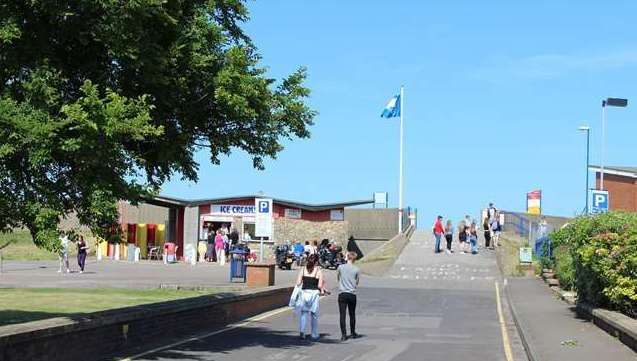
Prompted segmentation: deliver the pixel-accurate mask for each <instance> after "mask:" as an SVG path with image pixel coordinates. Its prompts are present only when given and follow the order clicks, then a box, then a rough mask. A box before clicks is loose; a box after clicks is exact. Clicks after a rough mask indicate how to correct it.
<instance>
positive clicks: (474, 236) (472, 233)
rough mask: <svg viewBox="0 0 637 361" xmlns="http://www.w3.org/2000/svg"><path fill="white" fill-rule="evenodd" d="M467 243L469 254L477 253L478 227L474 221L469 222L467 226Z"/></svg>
mask: <svg viewBox="0 0 637 361" xmlns="http://www.w3.org/2000/svg"><path fill="white" fill-rule="evenodd" d="M469 244H470V246H471V254H477V253H478V227H477V226H476V222H472V223H471V227H470V228H469Z"/></svg>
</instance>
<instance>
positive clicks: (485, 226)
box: [482, 217, 491, 248]
mask: <svg viewBox="0 0 637 361" xmlns="http://www.w3.org/2000/svg"><path fill="white" fill-rule="evenodd" d="M482 230H483V231H484V247H485V248H491V225H489V218H488V217H485V218H484V222H483V223H482Z"/></svg>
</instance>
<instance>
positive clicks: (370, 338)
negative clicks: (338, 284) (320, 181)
mask: <svg viewBox="0 0 637 361" xmlns="http://www.w3.org/2000/svg"><path fill="white" fill-rule="evenodd" d="M430 238H431V237H430V235H428V234H425V233H420V232H417V233H416V234H415V235H414V236H413V238H412V241H411V242H410V243H409V244H408V245H407V247H406V248H405V250H404V252H403V253H402V255H401V256H400V258H399V260H398V261H397V262H396V264H395V265H394V267H393V269H392V270H391V271H390V272H389V274H388V275H387V276H386V277H383V278H363V279H362V285H361V288H360V290H359V294H358V309H357V314H358V326H357V329H358V330H357V331H358V332H359V333H360V334H362V335H363V337H362V338H360V339H356V340H352V339H350V340H348V341H345V342H340V340H339V338H340V331H339V328H338V309H337V303H336V296H335V295H332V296H328V297H325V298H323V299H322V300H321V316H320V326H319V329H320V333H321V339H320V341H318V342H311V341H309V340H300V339H299V337H298V335H299V334H298V329H297V320H296V318H295V317H294V315H293V314H292V312H291V311H289V310H279V311H278V312H274V313H273V314H272V315H271V316H269V317H264V318H262V319H259V320H255V321H254V322H249V323H246V324H243V325H241V326H239V327H234V328H229V329H227V330H226V331H222V332H219V333H215V334H214V335H211V336H208V337H200V338H197V339H193V340H191V341H188V342H183V343H180V344H178V345H174V346H171V347H167V348H165V349H159V350H157V349H156V350H155V351H151V352H149V353H147V354H142V355H139V357H136V358H135V359H137V360H307V361H310V360H321V361H326V360H340V361H349V360H365V361H375V360H379V361H380V360H383V361H387V360H432V361H434V360H444V361H454V360H462V361H465V360H496V361H497V360H507V359H506V357H505V351H504V347H503V340H502V332H501V327H500V322H499V316H498V311H497V307H496V304H497V303H496V292H495V282H496V281H497V280H498V272H497V268H496V263H495V256H494V254H493V252H492V251H484V252H482V253H480V254H478V255H469V254H459V253H454V254H451V255H446V254H433V245H432V241H431V239H430ZM203 331H205V330H202V332H203Z"/></svg>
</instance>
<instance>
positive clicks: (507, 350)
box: [495, 281, 513, 361]
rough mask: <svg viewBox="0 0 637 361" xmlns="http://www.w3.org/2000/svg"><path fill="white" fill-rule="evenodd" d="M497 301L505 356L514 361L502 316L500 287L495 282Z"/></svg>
mask: <svg viewBox="0 0 637 361" xmlns="http://www.w3.org/2000/svg"><path fill="white" fill-rule="evenodd" d="M495 299H496V304H497V307H498V318H499V320H500V330H501V331H502V345H503V346H504V355H505V356H506V359H507V361H513V353H512V352H511V341H509V333H508V332H507V328H506V323H505V322H504V317H503V316H502V302H500V285H499V284H498V282H497V281H496V282H495Z"/></svg>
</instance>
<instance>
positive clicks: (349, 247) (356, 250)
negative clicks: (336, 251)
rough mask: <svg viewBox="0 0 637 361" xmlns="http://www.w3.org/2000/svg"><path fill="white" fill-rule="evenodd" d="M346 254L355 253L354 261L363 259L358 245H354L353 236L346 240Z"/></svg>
mask: <svg viewBox="0 0 637 361" xmlns="http://www.w3.org/2000/svg"><path fill="white" fill-rule="evenodd" d="M347 252H354V253H356V259H361V258H363V251H361V249H360V247H358V245H357V244H356V240H355V239H354V236H350V237H349V239H348V240H347Z"/></svg>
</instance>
